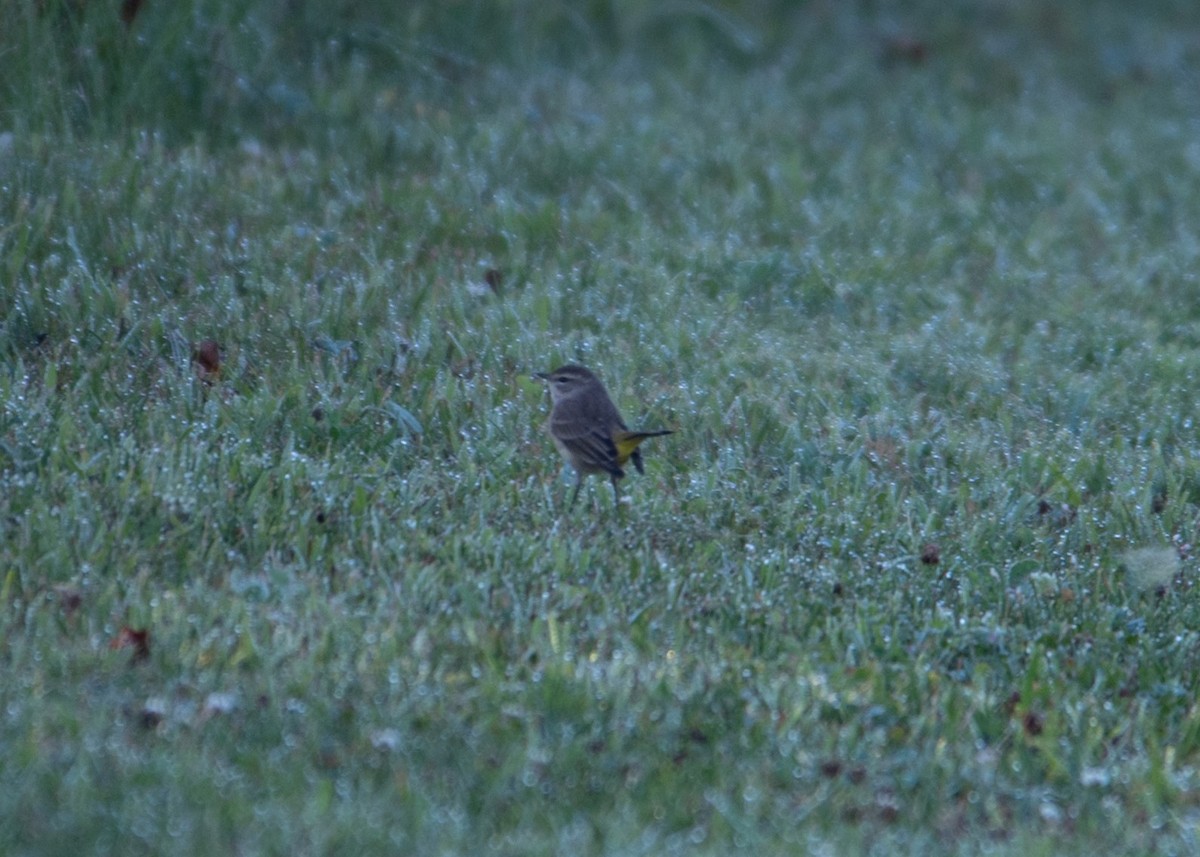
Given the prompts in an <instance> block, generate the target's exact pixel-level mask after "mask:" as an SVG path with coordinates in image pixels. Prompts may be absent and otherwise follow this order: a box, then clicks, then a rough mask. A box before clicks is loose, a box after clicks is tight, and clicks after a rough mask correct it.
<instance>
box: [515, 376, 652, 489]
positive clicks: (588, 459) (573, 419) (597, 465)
mask: <svg viewBox="0 0 1200 857" xmlns="http://www.w3.org/2000/svg"><path fill="white" fill-rule="evenodd" d="M534 377H536V378H541V379H542V380H543V381H545V382H546V385H547V386H548V387H549V388H550V400H551V401H552V402H553V403H554V404H553V407H552V408H551V409H550V420H549V422H547V423H546V430H547V431H549V432H550V437H552V438H554V445H555V446H557V447H558V451H559V452H560V453H562V457H563V458H565V459H566V460H567V461H568V462H569V463H570V465H571V467H573V468H574V469H575V492H574V493H573V494H572V495H571V505H570V506H568V509H573V508H574V507H575V501H576V500H577V499H578V498H579V489H580V488H581V487H582V486H583V477H584V476H587V475H588V474H589V473H607V474H608V475H609V476H610V477H611V478H612V485H613V502H614V503H618V502H619V493H620V492H619V489H618V488H617V480H618V479H621V478H623V477H624V476H625V471H624V470H623V469H622V467H623V466H624V464H625V462H627V461H629V459H631V458H632V459H633V466H634V467H636V468H637V472H638V473H645V472H646V471H645V469H643V467H642V453H641V451H640V450H639V449H638V446H639V445H640V444H641V442H642V441H644V440H645V439H646V438H648V437H659V436H660V435H664V434H672V433H673V432H670V431H630V430H629V427H628V426H627V425H625V420H623V419H621V413H620V412H619V411H618V410H617V406H616V405H614V404H613V402H612V399H610V398H609V397H608V391H607V390H605V389H604V385H603V384H602V383H600V379H599V378H597V377H596V376H595V375H594V374H592V372H591V371H589V370H587V369H584V368H583V367H582V366H563V367H561V368H558V369H555V370H554V371H553V372H535V373H534ZM618 508H620V507H619V506H618Z"/></svg>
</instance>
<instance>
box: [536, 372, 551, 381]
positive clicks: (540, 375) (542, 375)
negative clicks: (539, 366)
mask: <svg viewBox="0 0 1200 857" xmlns="http://www.w3.org/2000/svg"><path fill="white" fill-rule="evenodd" d="M533 377H535V378H537V379H538V380H539V381H549V380H550V373H549V372H534V373H533Z"/></svg>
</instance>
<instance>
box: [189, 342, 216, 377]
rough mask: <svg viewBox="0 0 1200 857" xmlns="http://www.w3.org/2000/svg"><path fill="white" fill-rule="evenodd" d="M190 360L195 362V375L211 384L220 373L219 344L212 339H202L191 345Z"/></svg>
mask: <svg viewBox="0 0 1200 857" xmlns="http://www.w3.org/2000/svg"><path fill="white" fill-rule="evenodd" d="M192 360H193V361H194V362H195V364H196V375H197V377H199V379H200V380H201V381H203V382H204V383H206V384H211V383H212V382H213V381H215V380H216V379H217V377H218V376H219V375H220V374H221V346H220V345H218V344H217V342H216V340H214V339H204V340H201V341H200V342H197V343H196V344H195V345H193V346H192Z"/></svg>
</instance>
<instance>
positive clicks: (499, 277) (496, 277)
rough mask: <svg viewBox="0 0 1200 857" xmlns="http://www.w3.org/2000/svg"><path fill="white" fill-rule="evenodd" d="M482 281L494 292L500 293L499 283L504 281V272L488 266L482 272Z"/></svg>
mask: <svg viewBox="0 0 1200 857" xmlns="http://www.w3.org/2000/svg"><path fill="white" fill-rule="evenodd" d="M483 281H484V282H485V283H487V284H488V288H490V289H491V290H492V291H493V292H495V293H496V294H500V284H501V283H503V282H504V274H502V273H501V272H500V270H499V269H497V268H488V269H487V270H486V271H484V272H483Z"/></svg>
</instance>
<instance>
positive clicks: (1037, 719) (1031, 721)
mask: <svg viewBox="0 0 1200 857" xmlns="http://www.w3.org/2000/svg"><path fill="white" fill-rule="evenodd" d="M1021 725H1023V726H1024V727H1025V734H1026V735H1041V734H1042V730H1044V729H1045V728H1046V724H1045V722H1044V721H1043V720H1042V715H1040V714H1038V713H1037V712H1036V711H1027V712H1025V717H1024V719H1023V720H1022V721H1021Z"/></svg>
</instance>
